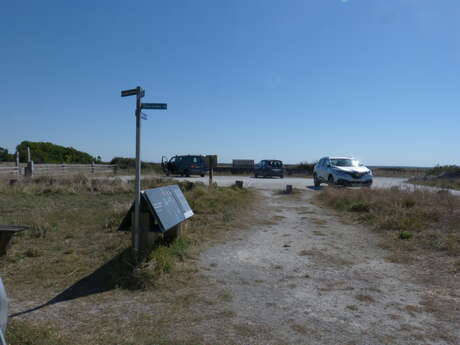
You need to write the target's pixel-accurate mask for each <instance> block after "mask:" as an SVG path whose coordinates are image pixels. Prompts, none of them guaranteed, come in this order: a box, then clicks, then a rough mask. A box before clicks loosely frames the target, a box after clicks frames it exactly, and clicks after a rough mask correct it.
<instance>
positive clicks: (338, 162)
mask: <svg viewBox="0 0 460 345" xmlns="http://www.w3.org/2000/svg"><path fill="white" fill-rule="evenodd" d="M331 165H332V166H336V167H357V166H359V165H360V164H359V161H358V160H356V159H348V158H332V159H331Z"/></svg>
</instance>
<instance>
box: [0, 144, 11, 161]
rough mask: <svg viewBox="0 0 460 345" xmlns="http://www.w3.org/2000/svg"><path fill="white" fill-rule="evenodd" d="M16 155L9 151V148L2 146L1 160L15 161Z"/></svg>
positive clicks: (0, 149) (0, 150) (0, 148)
mask: <svg viewBox="0 0 460 345" xmlns="http://www.w3.org/2000/svg"><path fill="white" fill-rule="evenodd" d="M13 161H14V155H11V154H9V153H8V149H5V148H3V147H1V146H0V162H13Z"/></svg>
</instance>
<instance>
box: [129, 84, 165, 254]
mask: <svg viewBox="0 0 460 345" xmlns="http://www.w3.org/2000/svg"><path fill="white" fill-rule="evenodd" d="M144 94H145V92H144V90H143V89H142V88H141V87H140V86H138V87H137V88H135V89H130V90H123V91H121V97H127V96H134V95H136V186H135V193H136V196H135V199H134V215H133V218H134V219H133V222H132V224H133V226H132V234H133V236H132V238H133V249H134V253H135V255H136V257H137V258H140V255H139V254H141V251H143V250H144V248H145V246H146V243H141V241H143V240H142V238H143V237H144V236H143V234H142V231H144V230H143V229H142V228H141V226H140V204H141V119H142V116H141V115H142V109H162V110H166V109H167V108H168V105H167V104H166V103H141V99H142V97H144ZM145 119H146V118H145ZM144 242H145V241H144Z"/></svg>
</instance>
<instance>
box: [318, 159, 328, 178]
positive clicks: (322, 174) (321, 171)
mask: <svg viewBox="0 0 460 345" xmlns="http://www.w3.org/2000/svg"><path fill="white" fill-rule="evenodd" d="M316 173H317V175H318V177H319V178H320V180H323V181H325V180H327V177H326V159H325V158H323V159H321V160H320V161H319V163H318V168H317V169H316Z"/></svg>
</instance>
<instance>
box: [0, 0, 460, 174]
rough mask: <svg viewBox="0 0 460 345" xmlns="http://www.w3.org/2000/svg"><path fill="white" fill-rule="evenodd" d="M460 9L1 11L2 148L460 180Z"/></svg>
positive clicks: (134, 4) (403, 1) (346, 5)
mask: <svg viewBox="0 0 460 345" xmlns="http://www.w3.org/2000/svg"><path fill="white" fill-rule="evenodd" d="M459 18H460V1H458V0H442V1H439V0H438V1H435V0H348V1H345V0H296V1H294V0H284V1H281V0H279V1H275V0H258V1H256V0H218V1H217V0H207V1H205V0H183V1H180V0H176V1H139V0H138V1H126V0H123V1H114V0H111V1H101V0H98V1H60V0H59V1H46V0H43V1H6V0H2V1H1V2H0V52H1V54H0V99H1V103H0V120H1V122H0V146H3V147H6V148H8V149H9V150H10V151H14V149H15V146H16V145H17V144H18V143H19V142H20V141H22V140H31V141H51V142H53V143H56V144H60V145H64V146H72V147H75V148H77V149H80V150H83V151H86V152H89V153H90V154H92V155H94V156H97V155H101V156H102V158H103V159H105V160H110V159H111V158H112V157H114V156H131V157H132V156H134V150H135V119H134V98H132V97H129V98H121V97H120V91H121V90H122V89H129V88H133V87H136V86H137V85H140V86H142V87H144V88H145V90H146V97H145V98H144V101H145V102H167V103H168V107H169V108H168V110H167V111H158V110H151V111H145V112H148V115H149V118H148V120H147V121H143V122H142V126H143V127H142V159H143V160H147V161H159V160H160V159H161V156H162V155H167V156H171V155H173V154H187V153H200V154H218V156H219V161H221V162H230V161H231V159H255V160H260V159H264V158H277V159H282V160H284V161H285V162H287V163H297V162H300V161H314V160H317V159H319V158H320V157H322V156H324V155H352V156H354V157H356V158H359V159H362V160H363V161H364V162H365V163H368V164H372V165H412V166H425V165H426V166H429V165H435V164H437V163H439V164H460V150H459V147H460V145H459V139H460V117H459V115H460V111H459V110H460V19H459Z"/></svg>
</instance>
